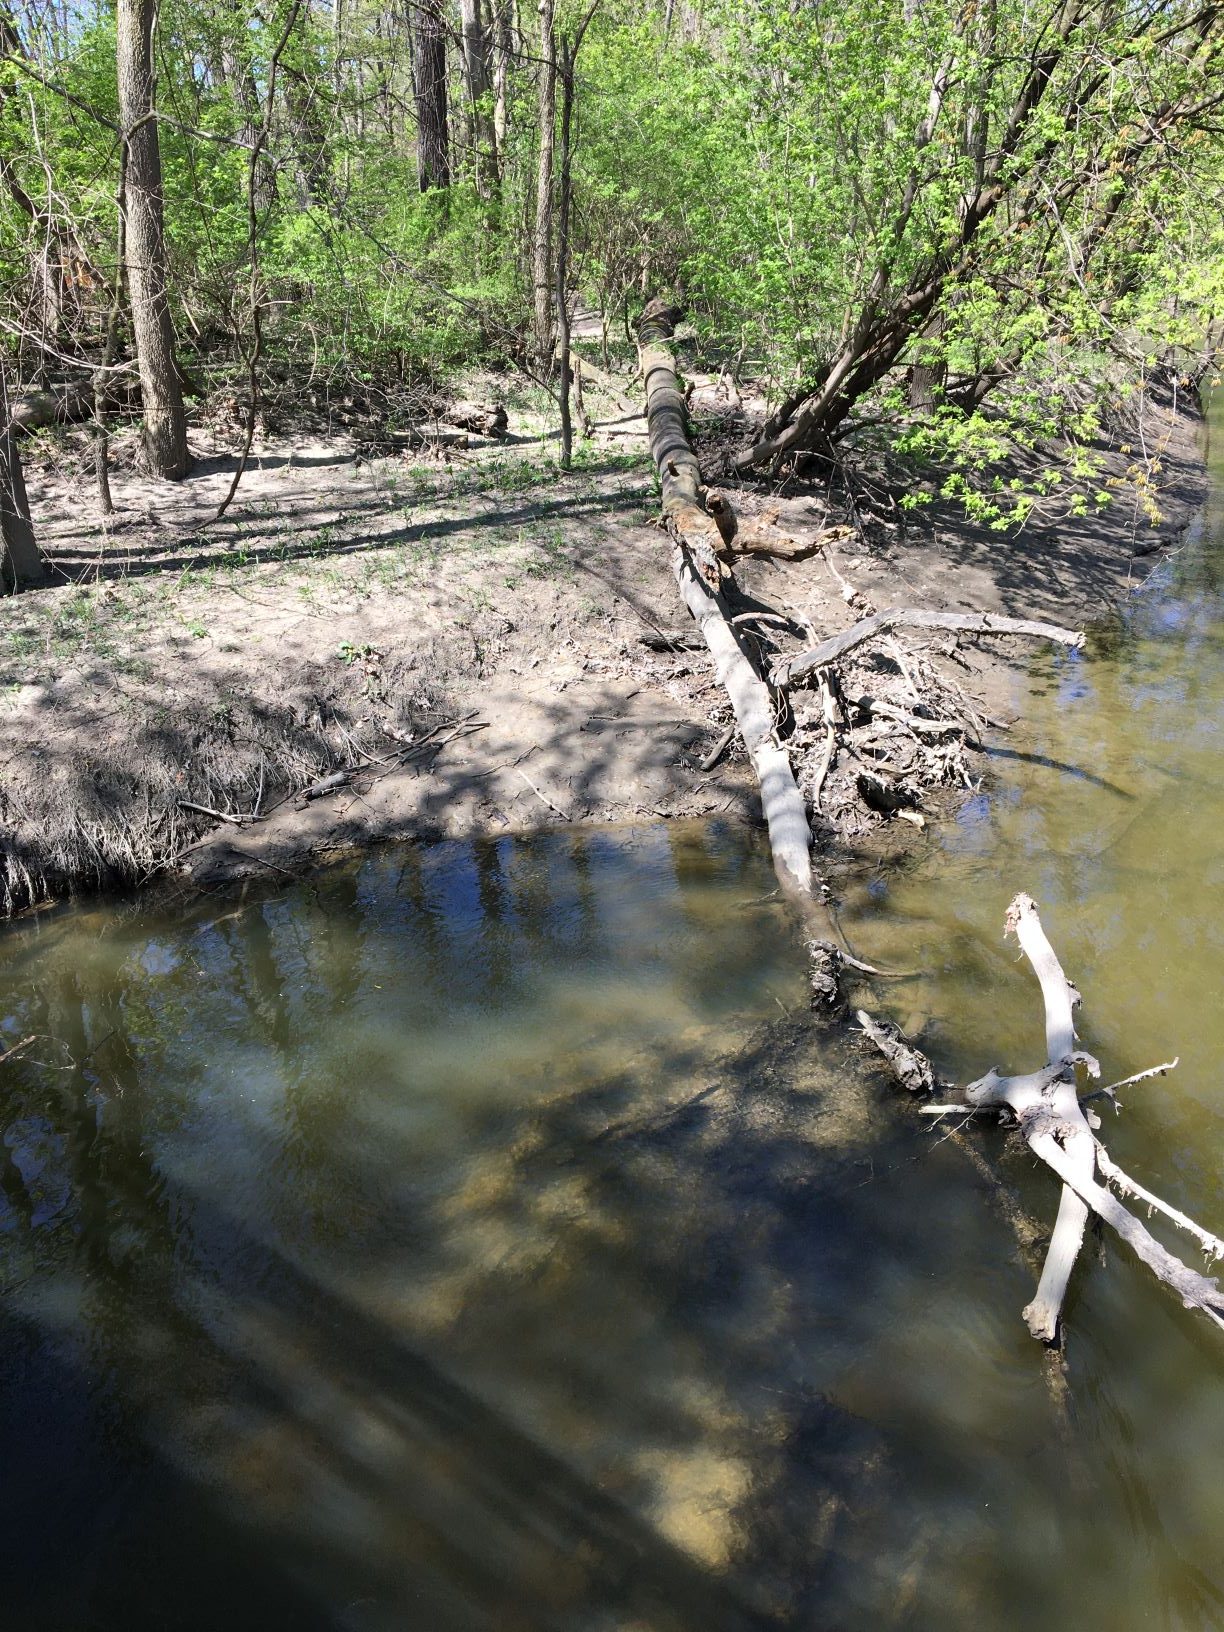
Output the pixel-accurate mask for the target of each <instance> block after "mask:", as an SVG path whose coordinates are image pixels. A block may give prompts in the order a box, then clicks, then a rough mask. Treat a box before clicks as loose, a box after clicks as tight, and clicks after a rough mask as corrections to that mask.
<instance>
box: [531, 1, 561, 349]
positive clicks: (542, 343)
mask: <svg viewBox="0 0 1224 1632" xmlns="http://www.w3.org/2000/svg"><path fill="white" fill-rule="evenodd" d="M536 123H537V126H538V131H539V157H538V163H537V168H536V216H535V239H534V243H533V255H532V272H533V281H534V284H535V331H536V332H535V339H536V352H537V355H538V356H539V358H540V360H541V362H543V363H544V364H545V366H549V365H550V364H551V361H552V353H553V348H552V334H553V325H552V307H553V279H552V219H553V144H554V141H555V139H556V123H557V55H556V48H555V42H554V40H553V0H540V81H539V101H538V104H537V119H536Z"/></svg>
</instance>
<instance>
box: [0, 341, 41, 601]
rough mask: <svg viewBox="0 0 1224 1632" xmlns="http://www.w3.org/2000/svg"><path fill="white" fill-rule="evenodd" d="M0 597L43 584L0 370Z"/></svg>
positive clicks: (2, 371) (2, 374)
mask: <svg viewBox="0 0 1224 1632" xmlns="http://www.w3.org/2000/svg"><path fill="white" fill-rule="evenodd" d="M0 546H3V548H2V549H0V556H2V560H0V594H5V595H7V594H15V593H16V592H17V591H18V590H21V589H29V588H32V587H33V586H34V585H37V584H43V583H46V581H47V563H46V562H45V560H44V559H43V557H42V554H41V553H40V551H39V548H38V544H37V541H36V540H35V538H34V529H33V527H32V526H31V525H30V505H29V501H28V500H27V498H26V490H25V478H24V476H23V475H22V473H21V455H20V453H19V452H18V451H17V437H16V435H15V433H14V430H13V426H12V422H11V421H10V419H9V405H8V382H7V381H6V379H5V377H4V370H3V368H2V367H0Z"/></svg>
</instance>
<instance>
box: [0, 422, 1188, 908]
mask: <svg viewBox="0 0 1224 1632" xmlns="http://www.w3.org/2000/svg"><path fill="white" fill-rule="evenodd" d="M698 406H700V405H698ZM1144 411H1145V413H1146V415H1147V424H1146V427H1145V434H1146V439H1147V444H1148V446H1149V447H1150V448H1158V449H1159V457H1160V466H1161V469H1160V475H1159V481H1160V495H1159V505H1160V510H1161V519H1160V521H1159V523H1153V522H1151V521H1149V520H1148V518H1147V517H1146V516H1145V515H1143V514H1142V513H1141V512H1140V510H1139V508H1138V506H1137V505H1132V504H1131V503H1130V502H1129V501H1128V500H1126V499H1121V500H1119V501H1117V502H1115V504H1113V505H1111V506H1109V507H1108V508H1107V509H1105V510H1103V511H1101V512H1100V513H1098V514H1096V515H1094V516H1092V517H1090V518H1084V519H1074V518H1071V517H1069V516H1068V515H1066V514H1065V513H1063V514H1060V513H1059V511H1058V509H1057V507H1056V506H1055V505H1053V504H1052V505H1051V506H1050V507H1049V509H1048V510H1047V512H1046V513H1045V514H1044V515H1041V516H1037V517H1034V518H1033V519H1031V520H1030V522H1029V523H1028V524H1027V525H1026V527H1025V528H1024V529H1023V531H1022V532H1021V534H1020V535H1019V536H1007V535H1001V534H999V533H996V532H990V531H987V530H984V529H975V528H973V527H972V526H969V525H967V524H966V523H965V522H964V521H963V520H962V519H959V518H957V517H954V516H952V515H951V514H948V513H939V512H934V513H933V512H930V511H926V512H922V513H921V520H920V521H919V522H918V523H916V524H915V523H912V522H911V523H909V524H906V525H902V524H901V522H900V519H899V518H897V519H893V518H890V517H889V516H887V515H880V516H868V517H864V516H863V514H862V513H861V511H860V512H858V513H857V514H855V515H854V516H853V517H852V518H850V519H852V520H853V522H854V523H855V528H854V530H853V531H850V530H849V529H848V528H845V529H844V530H843V531H842V533H841V536H838V535H836V534H835V535H831V536H832V537H834V538H836V542H832V543H830V544H829V545H828V547H827V554H828V560H827V561H826V559H824V558H823V557H822V556H821V555H819V554H815V555H809V556H808V557H807V558H806V559H802V560H785V561H781V560H774V559H764V560H759V561H752V562H747V563H744V565H743V566H742V567H738V566H737V577H738V578H739V580H740V582H741V584H742V585H743V587H744V589H745V590H746V592H747V593H748V594H750V595H753V594H755V595H757V596H759V598H760V599H761V600H763V601H767V602H769V603H770V604H772V605H782V606H784V607H786V608H788V609H797V610H798V611H799V612H801V613H802V616H803V617H804V618H806V619H808V620H810V622H811V623H812V624H814V625H815V626H816V628H817V629H819V630H820V632H821V633H825V632H831V631H833V630H835V629H837V628H840V627H843V626H844V625H846V624H849V623H850V622H853V621H854V620H855V619H856V617H858V616H860V615H861V613H862V609H863V608H862V603H865V604H866V605H867V606H875V607H885V606H891V605H898V604H908V605H925V606H930V607H936V608H943V609H949V610H975V611H997V612H1004V613H1009V614H1012V615H1015V616H1026V617H1034V618H1040V619H1046V620H1049V621H1056V622H1060V623H1064V624H1066V623H1072V624H1077V625H1078V624H1081V623H1086V624H1087V625H1088V626H1089V627H1091V625H1092V623H1093V621H1094V620H1101V619H1108V617H1109V616H1110V614H1111V613H1112V612H1113V610H1114V609H1116V607H1117V605H1118V604H1119V602H1120V600H1122V599H1123V598H1124V597H1125V596H1126V595H1127V594H1128V593H1130V592H1132V591H1133V590H1135V589H1136V588H1137V587H1138V586H1139V585H1141V584H1142V582H1143V581H1144V580H1145V579H1146V578H1147V576H1148V575H1149V574H1150V572H1151V571H1152V569H1153V567H1154V566H1155V564H1156V562H1157V560H1158V558H1159V552H1161V551H1163V550H1166V549H1167V548H1168V547H1170V546H1171V545H1174V544H1176V543H1177V542H1178V540H1179V539H1180V538H1181V537H1182V535H1183V534H1184V532H1185V529H1186V527H1187V526H1188V524H1189V523H1190V522H1191V520H1192V519H1193V517H1194V516H1195V514H1196V513H1197V511H1198V509H1199V508H1200V506H1201V504H1202V501H1203V498H1204V496H1205V492H1206V472H1205V467H1204V462H1203V458H1202V448H1201V442H1202V431H1201V418H1200V416H1199V415H1198V413H1197V411H1196V405H1195V404H1193V402H1191V403H1189V404H1187V401H1186V399H1185V397H1184V396H1183V399H1182V401H1181V402H1180V403H1175V402H1174V401H1173V400H1172V398H1171V396H1170V395H1167V394H1166V395H1163V396H1162V394H1161V393H1160V392H1159V391H1158V390H1153V391H1152V392H1150V393H1149V395H1148V400H1147V401H1146V404H1145V410H1144ZM635 438H636V439H637V440H636V441H635V440H634V439H635ZM195 443H196V451H197V453H199V454H200V456H201V457H200V461H199V463H198V465H197V469H196V472H195V473H194V474H193V476H192V477H191V478H190V479H189V481H188V482H185V483H183V484H180V486H178V487H176V488H174V489H171V490H167V489H166V488H162V487H154V486H153V485H151V484H146V483H144V482H142V480H141V479H140V478H139V477H138V476H136V475H135V474H134V473H130V472H129V473H120V474H119V475H118V476H117V478H116V480H115V483H114V486H115V491H116V498H117V501H118V504H119V506H120V514H119V519H118V523H117V524H116V525H115V526H114V527H113V528H112V530H111V532H110V534H109V535H108V536H107V537H106V538H105V539H99V538H98V537H97V534H96V529H95V528H94V526H93V524H92V523H91V522H89V521H88V519H83V518H88V516H89V514H90V513H91V510H92V500H91V497H90V495H89V493H88V487H87V483H86V479H85V477H84V476H83V475H82V476H81V477H80V478H74V477H72V476H71V475H67V476H66V475H65V474H64V473H63V470H62V466H60V467H58V468H57V467H56V466H54V465H51V466H48V467H46V468H44V469H42V470H41V471H40V470H35V471H32V472H31V475H30V483H29V485H30V488H31V500H32V503H33V506H34V509H35V513H36V514H37V515H39V516H40V518H42V519H43V524H42V534H43V538H44V541H45V542H46V544H47V545H48V546H49V548H50V550H51V553H52V555H53V557H54V558H55V559H56V561H57V564H58V565H59V567H60V568H61V570H62V571H63V572H64V573H65V574H66V575H67V576H69V577H71V578H73V579H75V580H76V581H75V582H74V583H68V584H65V586H64V587H62V588H59V589H54V590H50V591H47V592H44V593H39V594H36V595H26V596H21V597H16V598H13V599H10V600H8V601H3V602H0V636H2V640H3V645H2V647H0V686H3V687H4V688H6V689H5V692H4V698H3V704H2V706H0V765H2V767H3V769H2V773H0V774H2V781H0V817H2V819H3V823H4V834H3V847H2V850H0V909H2V910H3V911H4V912H5V913H8V914H12V913H14V912H18V911H21V910H23V909H24V908H27V907H29V906H32V905H38V904H40V903H44V902H47V901H49V900H53V899H56V898H62V897H63V896H65V895H69V894H71V893H74V892H77V891H80V890H85V889H97V888H103V887H113V886H115V885H132V884H142V883H146V882H148V881H149V880H151V879H153V878H155V877H158V876H162V875H165V874H166V873H167V871H174V872H177V873H178V874H180V875H181V876H183V877H185V878H187V879H190V880H194V881H195V882H196V883H198V884H201V885H205V886H213V885H216V884H218V883H221V882H224V881H227V880H231V879H238V878H243V877H250V876H265V877H266V876H269V875H270V874H274V873H278V872H279V873H284V872H291V873H296V872H300V871H301V869H302V868H303V866H304V865H306V864H308V862H309V860H310V859H311V858H314V857H319V856H325V855H327V854H329V853H333V852H336V851H338V850H344V849H348V848H352V847H354V846H363V845H369V844H372V843H375V842H381V841H386V840H391V839H403V838H414V837H415V838H425V837H441V836H447V837H456V836H470V835H474V834H481V833H494V834H498V833H508V832H521V831H525V830H530V829H537V828H548V827H554V826H559V825H563V824H567V823H571V822H598V823H618V822H626V821H634V820H641V819H643V818H656V817H657V818H692V817H712V816H723V817H726V818H727V819H734V820H742V821H746V822H757V821H759V807H758V803H757V796H756V788H755V784H754V782H753V780H752V778H751V775H750V774H749V772H748V769H747V767H746V765H745V764H743V763H742V762H741V761H740V760H739V758H738V757H737V755H736V753H735V751H734V750H733V751H732V753H731V754H730V755H729V756H728V757H727V758H725V759H724V760H723V761H722V762H721V763H720V764H719V765H718V766H717V767H716V768H714V769H712V770H710V771H702V770H701V768H700V766H701V761H702V760H703V758H704V757H705V756H706V755H707V754H708V753H709V751H710V750H711V748H712V747H713V745H714V743H715V742H716V741H717V739H718V738H719V736H720V735H721V734H722V731H723V729H724V727H725V726H726V724H727V723H728V721H729V718H730V715H729V711H728V709H727V707H726V703H725V699H724V698H723V696H722V694H721V692H720V691H719V690H718V688H717V687H716V686H715V684H714V682H713V677H712V675H711V673H710V671H709V667H708V660H707V658H706V656H705V654H704V652H703V651H688V650H684V649H680V650H671V651H658V650H654V649H652V645H651V644H649V643H653V645H654V646H656V647H657V646H658V645H659V644H660V642H659V635H660V632H665V633H672V632H678V633H681V634H685V633H688V630H686V628H685V624H686V618H685V616H684V614H683V609H682V608H681V607H680V605H679V602H678V598H677V595H676V590H675V585H674V581H673V579H672V577H671V573H670V570H669V567H668V560H667V555H668V552H667V547H666V541H665V539H664V537H663V536H662V535H661V534H660V532H659V530H658V528H657V527H656V526H654V525H653V523H652V517H653V514H654V511H655V508H656V500H655V498H654V494H653V486H652V479H651V474H650V470H649V466H648V463H647V460H646V458H645V456H644V438H642V437H641V436H640V435H639V432H638V431H631V433H630V435H629V437H628V438H624V437H622V439H621V440H620V441H618V442H617V443H616V444H615V448H616V449H617V450H621V449H624V448H625V447H626V444H627V447H628V451H627V452H626V451H612V444H610V443H609V444H608V445H606V446H603V447H601V446H599V445H598V443H597V445H596V446H595V448H594V449H593V450H592V451H590V452H589V454H588V456H587V458H586V461H585V463H584V466H583V468H582V469H580V470H579V471H578V472H577V473H575V474H572V475H570V476H568V477H562V476H560V475H559V473H558V472H557V471H556V470H555V468H554V467H552V466H550V464H549V462H548V451H547V447H546V445H540V446H537V447H535V448H534V449H532V450H530V452H531V456H530V457H527V456H525V455H524V453H523V452H521V451H520V450H518V449H515V450H512V451H511V452H510V453H507V451H506V450H505V449H504V448H503V449H490V450H485V451H481V450H474V451H473V452H472V453H471V454H469V455H466V456H465V458H464V460H463V461H462V462H461V461H459V460H455V461H453V462H452V463H450V464H433V465H425V464H422V465H417V466H408V465H405V464H404V463H403V461H400V460H395V459H382V460H375V461H373V462H365V461H364V460H361V459H359V458H358V457H357V453H356V450H355V449H354V447H353V445H352V444H350V443H347V442H346V441H344V440H343V439H333V440H330V441H327V442H320V443H317V444H312V445H310V446H302V445H301V444H298V445H295V446H289V445H286V444H269V445H267V446H265V447H264V448H262V449H261V450H260V457H259V459H258V461H257V462H256V468H255V469H254V470H253V471H252V473H251V475H250V477H249V478H248V479H247V482H246V483H245V484H244V487H243V488H242V489H241V490H240V499H239V503H238V504H237V505H236V506H235V507H234V509H233V510H231V512H230V513H229V515H228V516H227V518H226V520H225V522H224V523H223V524H221V525H220V526H215V527H214V526H205V522H206V518H207V517H208V516H209V514H210V513H211V511H212V510H213V509H214V508H215V505H216V502H217V500H218V498H219V497H220V495H221V493H222V492H223V491H224V489H225V487H226V486H227V484H228V478H229V473H230V471H231V470H232V468H233V456H232V453H231V452H229V451H227V450H226V449H225V448H223V447H221V446H219V445H217V444H215V443H214V444H211V445H210V444H208V443H206V442H203V441H202V439H201V437H200V436H199V435H197V437H196V438H195ZM1103 453H1104V457H1105V458H1106V460H1107V469H1108V470H1112V471H1113V472H1114V473H1115V474H1116V475H1117V476H1118V477H1119V479H1120V480H1121V479H1122V478H1123V477H1124V474H1125V472H1126V470H1127V467H1128V455H1127V451H1126V445H1125V443H1123V442H1122V441H1121V438H1120V437H1119V438H1118V442H1117V445H1116V446H1114V447H1106V448H1104V449H1103ZM736 503H737V506H738V507H739V508H740V509H741V510H744V511H746V512H748V513H752V511H753V510H754V508H755V509H757V510H761V509H764V508H765V507H766V505H768V506H769V507H770V508H773V509H776V510H777V511H778V512H779V526H780V528H782V529H784V530H785V531H786V532H787V533H788V534H790V535H791V536H793V537H795V538H798V539H800V540H803V539H814V538H816V537H817V536H818V535H819V534H820V533H821V531H822V530H825V529H828V528H830V527H834V526H838V525H839V524H843V523H845V522H846V521H847V512H846V509H845V507H844V505H839V502H838V500H837V498H836V495H835V493H833V492H830V491H828V490H826V489H825V488H823V487H819V486H815V487H810V488H799V489H792V490H785V491H783V493H781V494H776V495H767V494H765V493H764V491H763V490H761V489H752V488H746V489H745V490H743V491H742V492H741V493H738V494H737V495H736ZM847 584H848V585H850V586H851V587H852V589H853V591H854V596H855V601H856V604H855V605H854V606H851V605H849V604H847V600H846V598H845V590H844V588H843V586H844V585H847ZM923 645H924V646H925V647H926V649H927V650H928V653H933V654H934V655H935V657H936V659H937V661H939V662H941V663H947V664H949V665H951V666H952V672H953V673H954V674H955V675H956V677H957V678H958V681H959V683H960V684H961V685H962V686H963V687H965V689H966V690H967V691H969V692H970V693H971V694H972V695H973V696H975V697H976V699H977V700H978V701H979V702H980V703H981V704H982V705H983V707H984V708H985V709H986V711H987V712H989V713H990V714H992V715H994V716H995V717H996V718H999V719H1003V720H1007V719H1009V718H1011V717H1014V716H1015V714H1016V712H1017V711H1018V710H1019V708H1020V707H1021V706H1022V702H1023V688H1024V685H1025V683H1026V675H1027V673H1028V672H1029V667H1030V665H1031V662H1032V648H1031V646H1029V647H1026V648H1023V649H1022V648H1021V647H1019V646H1013V645H1012V643H1010V642H1003V641H997V640H995V641H989V642H985V641H984V642H977V641H974V640H972V639H962V640H959V641H957V640H955V639H953V638H951V637H948V636H941V637H937V638H936V639H934V640H932V641H928V642H923ZM459 721H464V722H465V723H464V725H463V728H462V730H459V731H456V730H455V726H454V723H453V722H459ZM340 772H343V773H347V774H346V777H345V778H342V779H341V780H340V781H339V783H338V784H337V785H336V786H335V787H333V788H331V789H329V790H328V791H325V792H323V793H321V794H320V795H319V796H317V797H312V798H309V799H307V798H306V797H304V796H303V795H302V793H301V791H300V790H305V789H306V788H308V787H309V786H311V785H312V784H315V783H318V782H320V781H322V780H324V779H326V778H334V777H336V776H337V773H340ZM955 803H956V800H955V798H954V797H952V798H949V797H941V799H940V800H938V801H937V805H938V806H940V807H942V809H943V811H944V813H946V812H947V810H948V809H949V808H951V806H953V805H954V804H955ZM193 806H203V807H207V809H208V810H211V811H216V812H223V813H225V815H226V816H228V817H229V818H231V819H230V820H219V819H217V818H216V817H211V816H208V815H206V814H204V813H203V812H202V811H200V810H198V809H193V808H192V807H193ZM256 812H257V813H258V816H259V820H258V821H256V822H246V821H241V820H238V819H237V818H242V817H245V816H248V815H252V814H254V813H256ZM933 814H935V815H936V817H938V814H939V810H938V809H937V810H936V811H935V812H933ZM825 840H826V842H827V843H829V844H831V845H832V846H833V847H834V848H836V847H837V846H838V845H841V844H844V843H846V842H847V841H848V842H849V844H850V846H851V848H852V849H853V850H857V849H861V848H863V847H867V848H869V849H870V850H871V851H872V852H874V853H876V854H878V852H879V849H880V847H881V846H882V847H883V848H884V849H885V850H886V851H892V850H896V849H901V850H906V849H911V848H912V847H913V846H914V844H915V843H921V842H923V840H922V837H921V835H918V834H916V833H915V832H914V830H913V829H912V828H910V827H907V826H906V825H905V824H903V823H897V822H891V823H887V824H876V823H875V820H874V818H871V817H870V816H869V815H868V814H866V813H863V815H862V819H861V822H860V823H859V824H858V826H857V828H855V826H854V825H853V824H852V826H851V828H850V829H849V830H848V831H847V830H846V828H845V827H844V826H843V827H842V828H841V829H840V830H839V831H837V832H830V833H826V835H825Z"/></svg>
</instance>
